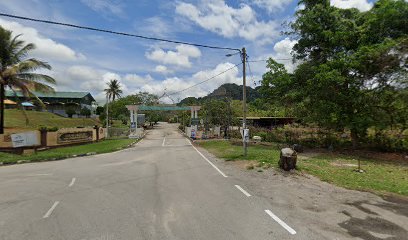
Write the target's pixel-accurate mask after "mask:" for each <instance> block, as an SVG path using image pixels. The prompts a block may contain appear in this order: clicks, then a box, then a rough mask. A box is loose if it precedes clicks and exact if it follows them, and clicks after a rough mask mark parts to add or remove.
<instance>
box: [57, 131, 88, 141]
mask: <svg viewBox="0 0 408 240" xmlns="http://www.w3.org/2000/svg"><path fill="white" fill-rule="evenodd" d="M92 136H93V132H92V131H84V132H66V133H59V134H58V140H57V142H58V143H59V144H61V143H75V142H87V141H92Z"/></svg>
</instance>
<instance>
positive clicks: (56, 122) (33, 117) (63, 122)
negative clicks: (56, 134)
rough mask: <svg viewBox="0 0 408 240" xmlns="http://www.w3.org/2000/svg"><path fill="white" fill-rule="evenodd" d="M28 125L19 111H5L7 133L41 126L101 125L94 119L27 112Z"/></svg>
mask: <svg viewBox="0 0 408 240" xmlns="http://www.w3.org/2000/svg"><path fill="white" fill-rule="evenodd" d="M26 113H27V117H28V120H29V122H28V124H26V118H25V117H24V113H23V112H22V111H21V110H18V109H6V110H5V114H4V117H5V126H6V131H7V130H9V129H13V130H14V129H38V127H39V126H47V127H58V128H68V127H86V126H95V125H100V122H99V121H98V120H96V119H92V118H64V117H60V116H58V115H55V114H53V113H49V112H37V111H26Z"/></svg>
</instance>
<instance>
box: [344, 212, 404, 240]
mask: <svg viewBox="0 0 408 240" xmlns="http://www.w3.org/2000/svg"><path fill="white" fill-rule="evenodd" d="M343 214H345V215H346V216H348V217H350V219H348V220H346V221H344V222H342V223H340V224H339V226H340V227H342V228H344V229H346V230H347V231H348V233H349V234H350V235H351V236H353V237H359V238H362V239H364V240H384V239H386V240H401V239H407V236H408V232H407V231H406V230H405V229H404V228H402V227H400V226H398V225H397V224H395V223H392V222H390V221H387V220H385V219H382V218H379V217H371V216H368V217H366V218H363V219H362V218H356V217H353V216H352V215H351V214H350V213H348V212H347V211H344V212H343Z"/></svg>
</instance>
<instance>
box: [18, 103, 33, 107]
mask: <svg viewBox="0 0 408 240" xmlns="http://www.w3.org/2000/svg"><path fill="white" fill-rule="evenodd" d="M21 105H23V107H34V104H32V103H30V102H23V103H21Z"/></svg>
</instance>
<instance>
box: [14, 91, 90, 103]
mask: <svg viewBox="0 0 408 240" xmlns="http://www.w3.org/2000/svg"><path fill="white" fill-rule="evenodd" d="M16 93H17V97H23V94H22V93H21V92H16ZM33 93H34V94H35V95H36V96H37V97H38V98H71V99H79V98H84V97H85V96H86V95H88V94H89V95H90V96H91V98H92V99H91V100H93V101H95V99H94V98H93V97H92V95H91V94H90V93H89V92H53V93H44V92H33ZM14 96H15V93H14V92H12V91H6V97H14Z"/></svg>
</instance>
